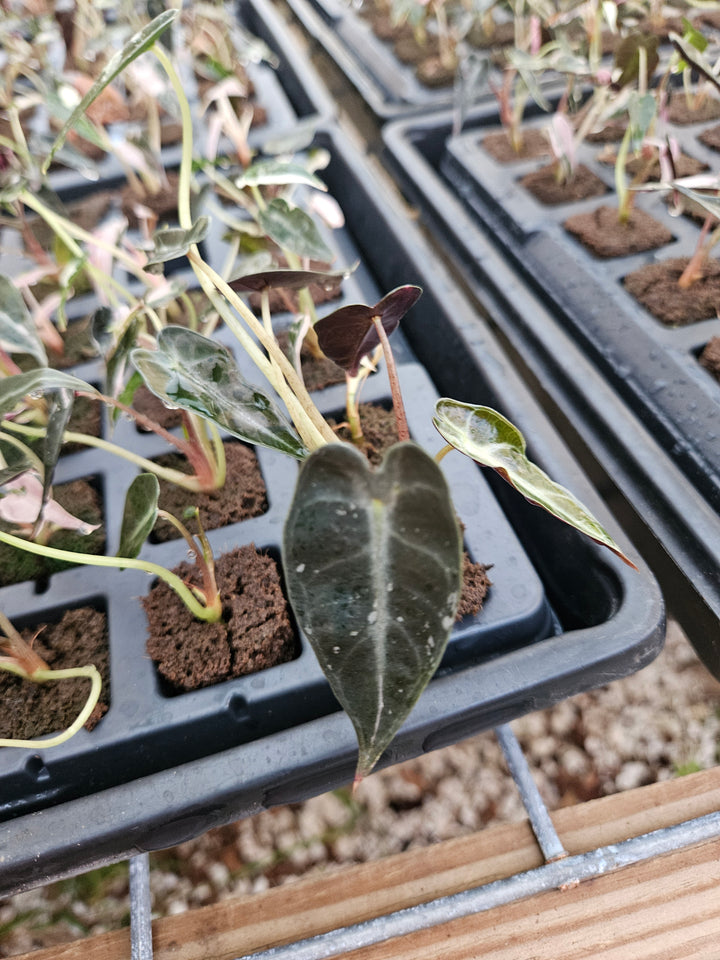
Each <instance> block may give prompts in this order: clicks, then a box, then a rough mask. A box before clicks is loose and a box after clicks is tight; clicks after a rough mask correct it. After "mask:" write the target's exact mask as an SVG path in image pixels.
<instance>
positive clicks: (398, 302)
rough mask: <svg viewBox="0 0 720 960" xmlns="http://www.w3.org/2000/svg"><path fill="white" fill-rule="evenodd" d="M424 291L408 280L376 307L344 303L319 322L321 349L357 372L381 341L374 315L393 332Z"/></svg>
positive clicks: (316, 328) (340, 363)
mask: <svg viewBox="0 0 720 960" xmlns="http://www.w3.org/2000/svg"><path fill="white" fill-rule="evenodd" d="M421 293H422V290H421V288H420V287H416V286H413V285H412V284H406V285H405V286H403V287H396V288H395V289H394V290H391V291H390V293H388V294H387V295H386V296H384V297H383V298H382V300H379V301H378V302H377V303H376V304H375V305H374V306H372V307H369V306H367V305H365V304H362V303H354V304H350V305H349V306H346V307H340V308H339V309H338V310H335V311H333V313H331V314H329V315H328V316H326V317H323V318H322V319H321V320H318V321H317V323H316V324H315V327H314V330H315V333H316V334H317V337H318V342H319V343H320V349H321V350H322V351H323V353H324V354H325V356H327V357H329V358H330V359H331V360H334V361H335V363H337V364H338V366H340V367H342V368H343V370H345V371H346V372H347V373H349V374H350V376H351V377H354V376H357V372H358V370H359V369H360V361H361V360H362V358H363V357H364V356H366V355H367V354H368V353H372V351H373V350H374V349H375V348H376V347H377V346H378V345H379V344H380V338H379V336H378V333H377V330H376V329H375V325H374V318H375V317H378V318H379V320H380V322H381V323H382V325H383V328H384V330H385V333H386V334H387V335H388V336H390V335H391V334H392V333H393V331H394V330H395V329H396V328H397V326H398V324H399V323H400V321H401V319H402V318H403V317H404V316H405V314H406V313H407V312H408V310H409V309H410V308H411V307H412V306H413V304H414V303H415V302H416V301H417V299H418V298H419V297H420V294H421Z"/></svg>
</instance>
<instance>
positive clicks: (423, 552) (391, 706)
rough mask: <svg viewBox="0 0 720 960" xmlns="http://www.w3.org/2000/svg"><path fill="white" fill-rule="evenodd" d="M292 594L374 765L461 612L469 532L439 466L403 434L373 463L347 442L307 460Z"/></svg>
mask: <svg viewBox="0 0 720 960" xmlns="http://www.w3.org/2000/svg"><path fill="white" fill-rule="evenodd" d="M283 558H284V561H285V575H286V579H287V585H288V593H289V596H290V601H291V603H292V606H293V609H294V611H295V614H296V616H297V618H298V621H299V622H300V625H301V626H302V628H303V630H304V631H305V634H306V636H307V638H308V640H309V642H310V643H311V645H312V647H313V649H314V651H315V653H316V655H317V657H318V660H319V661H320V665H321V666H322V669H323V671H324V672H325V674H326V676H327V678H328V680H329V682H330V685H331V687H332V689H333V692H334V693H335V696H336V697H337V699H338V700H339V702H340V703H341V704H342V706H343V707H344V709H345V710H346V711H347V713H348V715H349V717H350V719H351V720H352V723H353V725H354V727H355V730H356V733H357V737H358V743H359V747H360V753H359V759H358V769H357V777H358V778H359V777H363V776H365V775H366V774H367V773H369V772H370V770H371V769H372V768H373V766H374V765H375V763H376V762H377V760H378V759H379V757H380V755H381V754H382V752H383V750H384V749H385V748H386V747H387V745H388V744H389V743H390V741H391V740H392V738H393V737H394V735H395V733H396V732H397V731H398V729H399V728H400V726H401V725H402V723H403V722H404V720H405V718H406V717H407V715H408V714H409V712H410V710H411V709H412V707H413V705H414V704H415V702H416V701H417V699H418V697H419V696H420V694H421V693H422V691H423V689H424V688H425V686H426V685H427V683H428V681H429V680H430V678H431V677H432V675H433V673H434V672H435V670H436V669H437V666H438V664H439V662H440V659H441V657H442V654H443V651H444V649H445V645H446V643H447V639H448V636H449V634H450V630H451V628H452V624H453V622H454V618H455V612H456V609H457V603H458V598H459V595H460V586H461V569H462V540H461V535H460V530H459V528H458V524H457V521H456V519H455V511H454V509H453V506H452V502H451V499H450V494H449V491H448V488H447V484H446V482H445V478H444V476H443V474H442V471H441V470H440V468H439V467H438V465H437V464H436V463H435V461H434V460H433V459H432V458H431V457H429V456H428V455H427V454H426V453H425V452H424V451H423V450H422V448H421V447H418V446H417V445H416V444H414V443H410V442H408V443H401V444H397V445H396V446H394V447H391V448H390V450H389V451H388V452H387V454H386V455H385V457H384V459H383V461H382V463H381V465H380V467H379V468H378V469H377V470H376V471H374V472H373V471H372V469H371V468H370V467H369V465H368V463H367V461H366V459H365V457H363V456H362V454H361V453H359V452H358V451H357V450H356V449H355V448H354V447H352V446H350V445H348V444H330V445H328V446H326V447H322V448H321V449H320V450H317V451H315V452H314V453H313V454H312V455H311V456H310V457H309V458H308V460H307V461H306V462H305V464H304V465H303V467H302V468H301V470H300V476H299V478H298V483H297V488H296V491H295V497H294V500H293V503H292V505H291V507H290V512H289V515H288V518H287V521H286V524H285V537H284V550H283Z"/></svg>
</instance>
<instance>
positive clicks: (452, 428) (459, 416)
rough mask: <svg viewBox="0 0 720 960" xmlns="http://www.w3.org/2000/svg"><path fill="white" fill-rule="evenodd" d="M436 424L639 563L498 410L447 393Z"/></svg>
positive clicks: (537, 500) (468, 451)
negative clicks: (529, 450) (540, 462)
mask: <svg viewBox="0 0 720 960" xmlns="http://www.w3.org/2000/svg"><path fill="white" fill-rule="evenodd" d="M433 424H434V426H435V428H436V430H437V431H438V432H439V433H440V434H441V436H443V437H444V438H445V440H447V442H448V443H449V444H451V445H452V446H453V447H455V449H456V450H459V451H460V453H464V454H465V456H466V457H470V459H471V460H475V461H476V462H477V463H480V464H482V465H483V466H484V467H492V469H493V470H496V471H497V472H498V473H499V474H500V476H501V477H503V479H505V480H507V481H508V483H510V484H511V485H512V486H513V487H515V489H516V490H518V491H519V492H520V493H521V494H522V495H523V496H524V497H525V499H526V500H529V501H530V503H533V504H535V505H536V506H538V507H543V509H545V510H547V511H548V512H549V513H552V514H553V516H555V517H557V518H558V519H559V520H562V521H563V522H564V523H567V524H569V525H570V526H571V527H575V528H576V529H577V530H580V531H581V532H582V533H584V534H586V535H587V536H588V537H590V538H591V539H592V540H595V541H596V542H597V543H599V544H601V545H602V546H605V547H607V548H608V549H609V550H612V552H613V553H616V554H617V555H618V556H619V557H620V559H621V560H624V561H625V563H627V564H628V566H631V567H633V568H634V567H635V564H634V563H633V562H632V561H631V560H629V559H628V558H627V557H626V556H625V554H624V553H623V552H622V550H621V549H620V547H618V545H617V544H616V543H615V541H614V540H613V538H612V537H611V536H610V534H609V533H607V532H606V531H605V530H604V529H603V527H602V526H601V525H600V524H599V523H598V521H597V520H596V519H595V517H593V515H592V514H591V513H590V511H589V510H588V509H587V508H586V507H584V506H583V505H582V503H580V501H579V500H577V499H576V498H575V497H574V496H573V494H572V493H570V491H569V490H566V488H565V487H563V486H561V485H560V484H559V483H556V482H555V481H554V480H551V479H550V477H549V476H548V475H547V474H546V473H544V472H543V471H542V470H541V469H540V467H538V466H537V465H536V464H534V463H533V462H532V461H531V460H528V458H527V456H526V455H525V449H526V447H525V438H524V437H523V435H522V433H520V431H519V430H518V428H517V427H516V426H515V425H514V424H512V423H511V422H510V421H509V420H508V419H506V418H505V417H504V416H503V415H502V414H501V413H498V412H497V410H493V409H492V408H491V407H482V406H475V405H473V404H471V403H461V402H460V401H459V400H449V399H447V398H445V397H442V398H441V399H440V400H438V401H437V402H436V404H435V416H434V417H433Z"/></svg>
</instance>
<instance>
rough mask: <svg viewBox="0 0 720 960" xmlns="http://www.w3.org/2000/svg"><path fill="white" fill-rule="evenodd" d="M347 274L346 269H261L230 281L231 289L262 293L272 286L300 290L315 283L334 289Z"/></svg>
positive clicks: (325, 288)
mask: <svg viewBox="0 0 720 960" xmlns="http://www.w3.org/2000/svg"><path fill="white" fill-rule="evenodd" d="M346 276H347V271H346V270H332V271H328V272H325V273H323V272H321V271H319V270H263V271H262V272H261V273H249V274H248V275H247V276H245V277H237V278H236V279H235V280H231V281H230V286H231V287H232V288H233V290H253V291H257V292H258V293H262V291H263V290H270V289H271V288H274V287H282V288H284V289H285V290H301V289H302V288H303V287H308V286H310V284H311V283H316V284H318V285H319V286H321V287H322V288H323V289H324V290H334V289H335V288H336V287H339V286H340V284H341V283H342V281H343V280H344V279H345V277H346Z"/></svg>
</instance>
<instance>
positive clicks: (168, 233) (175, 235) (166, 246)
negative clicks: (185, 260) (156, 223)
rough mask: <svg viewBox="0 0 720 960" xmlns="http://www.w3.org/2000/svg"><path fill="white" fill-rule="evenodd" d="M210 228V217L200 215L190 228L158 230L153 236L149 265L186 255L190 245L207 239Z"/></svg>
mask: <svg viewBox="0 0 720 960" xmlns="http://www.w3.org/2000/svg"><path fill="white" fill-rule="evenodd" d="M209 228H210V218H209V217H198V219H197V220H196V221H195V223H194V224H193V225H192V226H191V227H190V229H189V230H183V229H182V227H169V228H168V229H167V230H158V232H157V233H156V234H154V235H153V238H152V240H153V245H154V246H153V249H152V250H150V251H149V253H148V259H147V266H149V267H150V266H152V265H153V264H156V263H167V261H168V260H175V259H176V258H177V257H184V256H185V254H186V253H187V252H188V250H189V249H190V247H192V246H193V245H194V244H196V243H201V242H202V241H203V240H204V239H205V237H206V236H207V233H208V230H209Z"/></svg>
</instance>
